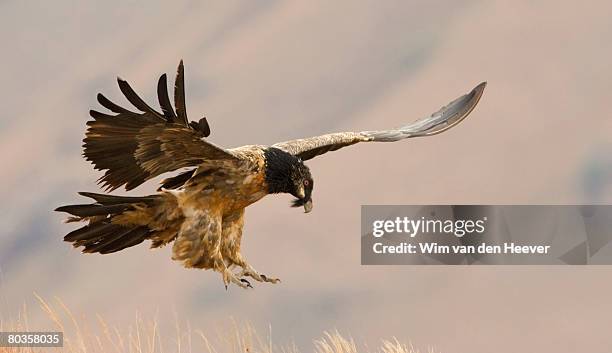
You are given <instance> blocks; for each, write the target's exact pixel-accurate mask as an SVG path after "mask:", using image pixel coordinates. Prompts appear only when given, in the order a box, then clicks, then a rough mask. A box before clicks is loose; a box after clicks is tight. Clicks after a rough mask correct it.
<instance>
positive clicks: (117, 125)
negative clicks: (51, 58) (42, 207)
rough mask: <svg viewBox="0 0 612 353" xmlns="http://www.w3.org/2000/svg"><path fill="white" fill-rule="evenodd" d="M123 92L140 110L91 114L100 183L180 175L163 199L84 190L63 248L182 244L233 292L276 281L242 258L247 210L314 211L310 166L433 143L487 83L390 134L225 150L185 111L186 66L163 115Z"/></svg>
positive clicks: (164, 100)
mask: <svg viewBox="0 0 612 353" xmlns="http://www.w3.org/2000/svg"><path fill="white" fill-rule="evenodd" d="M117 81H118V83H119V89H120V90H121V92H122V93H123V94H124V95H125V97H126V98H127V100H128V101H129V102H130V103H131V104H132V105H133V106H134V108H136V109H137V111H132V110H128V109H126V108H124V107H121V106H119V105H117V104H115V103H113V102H111V101H110V100H108V99H107V98H106V97H105V96H103V95H102V94H98V96H97V98H98V102H99V103H100V104H101V105H102V106H103V107H105V108H106V109H108V110H109V111H110V112H108V113H101V112H98V111H95V110H91V111H90V112H89V114H90V115H91V117H92V118H93V120H91V121H88V122H87V126H88V128H87V132H86V135H85V139H84V140H83V142H84V145H83V147H84V151H83V155H84V157H85V159H87V160H88V161H90V162H92V163H93V165H94V168H95V169H97V170H101V171H104V175H102V177H101V178H100V179H99V180H98V182H99V183H100V184H101V185H102V186H103V187H105V188H106V191H112V190H115V189H117V188H119V187H121V186H124V187H125V189H126V190H131V189H134V188H136V187H137V186H139V185H141V184H142V183H144V182H145V181H147V180H149V179H151V178H155V177H157V176H159V175H161V174H164V173H167V172H172V171H175V170H177V169H180V168H188V169H187V170H184V171H182V172H181V173H180V174H178V175H175V176H173V177H170V178H167V179H164V180H162V182H161V186H160V188H159V189H158V193H157V194H155V195H149V196H137V197H134V196H115V195H109V194H99V193H91V192H81V193H79V194H80V195H82V196H85V197H87V198H90V199H93V201H94V202H93V203H88V204H79V205H69V206H63V207H59V208H57V209H56V211H60V212H66V213H68V214H70V215H71V216H69V218H68V219H67V220H66V221H67V222H80V221H82V222H85V225H84V226H82V227H81V228H79V229H76V230H74V231H72V232H70V233H68V234H67V235H66V236H65V237H64V240H65V241H67V242H70V243H72V244H73V245H74V247H83V250H82V251H83V252H85V253H100V254H108V253H113V252H116V251H119V250H123V249H125V248H128V247H131V246H134V245H137V244H140V243H141V242H143V241H144V240H146V239H149V240H151V247H152V248H157V247H161V246H164V245H166V244H168V243H171V242H174V243H173V246H172V259H173V260H177V261H180V262H182V264H183V265H184V266H185V267H187V268H200V269H212V270H213V271H216V272H218V273H220V274H221V277H222V279H223V283H224V284H225V288H227V286H228V284H235V285H237V286H239V287H242V288H250V287H252V286H251V283H250V282H249V280H247V277H249V278H252V279H253V280H256V281H259V282H270V283H277V282H278V281H279V279H278V278H274V277H272V276H266V275H264V274H262V273H259V272H257V271H256V270H255V269H254V268H253V267H251V265H249V264H248V263H247V261H246V260H245V258H244V257H243V256H242V254H241V252H240V241H241V237H242V228H243V224H244V209H245V208H246V207H247V206H249V205H251V204H252V203H254V202H257V201H258V200H260V199H261V198H263V197H264V196H266V195H268V194H279V193H288V194H291V195H293V196H294V197H295V200H294V201H293V204H292V206H293V207H299V206H302V207H303V208H304V211H305V212H310V211H311V210H312V190H313V186H314V181H313V178H312V176H311V174H310V170H309V168H308V167H307V166H306V165H305V164H304V162H305V161H307V160H309V159H311V158H314V157H316V156H319V155H322V154H324V153H327V152H331V151H336V150H338V149H340V148H343V147H346V146H350V145H354V144H356V143H359V142H393V141H399V140H403V139H406V138H412V137H423V136H432V135H436V134H439V133H441V132H443V131H446V130H448V129H450V128H452V127H453V126H455V125H457V124H459V123H460V122H461V121H462V120H463V119H465V117H466V116H468V114H469V113H470V112H471V111H472V110H473V109H474V107H475V106H476V104H477V103H478V101H479V100H480V97H481V96H482V93H483V90H484V88H485V85H486V82H483V83H481V84H479V85H478V86H476V87H475V88H474V89H473V90H472V91H471V92H470V93H468V94H465V95H463V96H461V97H459V98H457V99H455V100H454V101H452V102H450V103H449V104H448V105H446V106H444V107H443V108H442V109H440V110H438V111H437V112H435V113H433V114H432V115H430V116H428V117H426V118H423V119H420V120H417V121H415V122H413V123H410V124H407V125H404V126H401V127H398V128H396V129H390V130H375V131H362V132H340V133H333V134H327V135H322V136H317V137H311V138H304V139H298V140H292V141H286V142H280V143H276V144H273V145H271V146H261V145H248V146H242V147H237V148H232V149H225V148H222V147H220V146H217V145H215V144H213V143H212V142H210V141H208V140H207V139H205V138H206V137H208V136H209V135H210V127H209V125H208V122H207V120H206V118H202V119H200V120H199V121H197V122H196V121H189V119H187V111H186V108H185V87H184V86H185V84H184V68H183V62H182V61H181V62H180V64H179V66H178V73H177V76H176V82H175V86H174V108H173V107H172V104H171V103H170V98H169V96H168V88H167V81H166V75H165V74H164V75H162V76H161V77H160V78H159V82H158V85H157V95H158V100H159V105H160V107H161V111H158V110H155V109H153V108H152V107H151V106H149V105H148V104H147V103H146V102H145V101H143V100H142V99H141V98H140V97H139V96H138V95H137V94H136V93H135V92H134V90H133V89H132V88H131V87H130V85H129V84H128V83H127V82H126V81H124V80H122V79H120V78H118V79H117Z"/></svg>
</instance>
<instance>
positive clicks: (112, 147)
mask: <svg viewBox="0 0 612 353" xmlns="http://www.w3.org/2000/svg"><path fill="white" fill-rule="evenodd" d="M117 81H118V83H119V88H120V89H121V92H122V93H123V94H124V95H125V97H126V98H127V100H128V101H129V102H130V103H132V105H134V107H136V108H137V109H138V110H140V112H132V111H130V110H128V109H125V108H123V107H121V106H118V105H117V104H115V103H113V102H111V101H110V100H108V99H107V98H106V97H104V96H103V95H102V94H98V102H99V103H100V104H101V105H103V106H104V107H105V108H107V109H109V110H110V111H112V112H113V113H115V114H114V115H109V114H105V113H100V112H98V111H95V110H91V111H90V112H89V114H90V115H91V116H92V117H93V118H94V120H92V121H88V122H87V125H88V126H89V128H88V129H87V133H86V136H85V139H84V140H83V142H84V145H83V147H84V151H83V155H84V156H85V158H86V159H87V160H89V161H91V162H92V163H93V164H94V167H95V169H98V170H105V171H106V172H105V173H104V175H103V176H102V177H101V178H100V179H99V180H98V182H99V183H101V184H102V185H103V186H105V187H106V188H107V189H109V190H114V189H116V188H118V187H120V186H122V185H124V184H125V188H126V190H131V189H133V188H135V187H137V186H138V185H140V184H142V183H144V182H145V181H146V180H149V179H151V178H154V177H156V176H158V175H160V174H163V173H166V172H170V171H173V170H176V169H179V168H183V167H189V166H197V165H200V164H202V163H205V162H207V163H219V162H221V161H227V160H238V158H237V157H235V156H234V155H232V154H231V153H230V152H228V151H227V150H225V149H223V148H221V147H218V146H215V145H214V144H212V143H210V142H208V141H204V140H203V138H204V137H207V136H208V135H209V134H210V128H209V126H208V122H207V121H206V118H202V119H201V120H200V121H199V122H189V120H188V119H187V113H186V109H185V83H184V68H183V62H182V61H181V63H180V64H179V67H178V73H177V76H176V84H175V87H174V105H175V107H176V110H175V109H173V108H172V104H171V103H170V98H169V97H168V88H167V82H166V75H165V74H164V75H162V76H161V77H160V78H159V82H158V85H157V94H158V99H159V104H160V106H161V109H162V112H161V113H160V112H158V111H156V110H154V109H153V108H151V107H150V106H149V105H148V104H147V103H145V102H144V101H143V100H142V99H141V98H140V97H139V96H138V95H137V94H136V93H135V92H134V90H133V89H132V88H131V87H130V85H129V84H128V83H127V82H126V81H124V80H122V79H117Z"/></svg>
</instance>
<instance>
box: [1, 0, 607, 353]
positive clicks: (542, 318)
mask: <svg viewBox="0 0 612 353" xmlns="http://www.w3.org/2000/svg"><path fill="white" fill-rule="evenodd" d="M610 11H611V6H610V5H609V3H608V2H604V1H601V2H599V1H588V2H582V3H580V4H579V5H573V2H559V1H385V2H374V1H370V2H365V1H364V2H361V1H357V2H354V1H350V2H333V3H332V2H328V1H308V2H306V1H304V2H280V1H257V2H256V1H225V2H214V3H213V2H198V1H191V2H173V3H172V5H170V2H165V3H163V4H162V3H158V2H145V1H142V2H139V1H128V2H120V3H119V2H117V3H114V4H111V3H109V2H98V3H92V2H90V3H87V4H84V3H83V2H78V1H55V2H49V1H38V2H36V1H2V2H0V43H1V44H2V50H1V53H0V62H1V65H0V77H1V78H2V84H0V96H1V97H2V108H1V113H0V117H1V119H2V120H1V121H0V158H1V159H0V162H1V163H2V166H3V170H2V174H1V176H0V185H1V190H2V202H1V206H0V207H1V209H0V269H1V271H2V272H1V275H2V277H1V283H0V303H1V304H0V318H4V320H6V319H7V318H11V317H14V316H15V315H16V313H17V311H18V309H19V306H20V305H22V304H23V303H26V304H27V305H29V306H30V307H32V306H35V304H34V298H33V293H34V292H36V293H38V294H40V295H41V296H43V297H46V298H53V297H55V296H57V297H59V298H62V299H63V300H64V301H65V302H66V303H67V304H68V305H69V306H70V307H71V308H72V309H73V310H74V311H75V312H77V313H79V315H83V316H90V315H92V314H94V313H99V314H101V315H103V316H104V317H105V318H106V319H107V320H109V321H110V322H112V323H113V324H117V325H119V326H121V325H122V324H123V323H125V322H131V321H133V318H134V315H135V313H136V312H137V311H138V312H139V313H141V314H142V315H144V316H149V317H152V316H154V315H155V313H157V315H158V317H159V318H160V319H161V321H162V322H167V321H169V320H170V318H172V317H173V315H174V314H173V312H174V311H176V313H177V315H178V316H179V317H180V318H182V319H184V320H189V321H190V322H191V324H192V326H193V327H200V328H202V329H204V330H208V329H210V328H211V327H213V326H215V325H216V324H218V323H219V322H223V321H226V320H228V318H229V317H234V318H236V319H238V320H249V321H251V322H253V324H254V325H255V326H256V327H257V328H258V329H260V330H262V331H264V332H265V331H267V330H268V325H271V326H272V328H273V336H274V338H275V340H276V341H277V342H280V343H288V342H290V341H292V340H295V342H296V343H297V345H298V346H300V347H304V348H309V347H310V346H311V345H310V342H311V340H312V339H313V338H315V337H319V335H320V332H321V331H322V330H325V329H333V328H338V329H339V330H341V331H342V332H344V333H348V334H350V335H352V336H353V337H354V338H355V339H356V340H357V341H358V342H365V343H368V344H370V345H372V346H374V345H375V344H376V343H377V342H378V340H379V339H380V338H389V337H392V336H397V337H398V338H400V339H402V340H411V341H412V342H413V343H414V344H415V346H416V347H420V348H426V347H428V346H434V347H436V348H437V349H438V350H440V351H442V352H472V353H476V352H482V353H485V352H492V351H495V352H508V353H509V352H576V351H589V352H606V351H609V344H610V343H609V340H610V336H609V331H610V326H611V324H612V316H611V315H610V313H611V311H612V284H611V283H612V281H611V280H610V279H611V276H612V271H611V270H610V269H609V268H608V267H589V268H569V267H564V268H562V267H554V268H552V267H551V268H541V267H540V268H525V267H512V268H510V267H506V268H495V267H493V268H471V267H470V268H466V267H460V268H451V267H436V268H414V267H363V266H360V264H359V209H360V205H362V204H419V203H444V204H447V203H493V204H515V203H516V204H523V203H527V204H531V203H553V204H555V203H575V202H585V201H591V200H593V201H599V202H606V201H610V200H611V199H612V196H610V193H609V190H608V189H609V188H607V187H606V185H607V180H610V170H612V158H610V157H609V156H610V155H611V153H610V152H611V151H612V148H611V145H612V144H611V139H610V135H611V133H612V120H611V119H610V117H611V114H610V113H611V111H612V108H611V107H610V102H609V97H610V93H611V92H612V71H611V70H610V68H609V67H610V62H611V59H612V55H611V54H612V47H611V46H610V44H609V40H610V38H611V37H612V27H610V24H609V13H610ZM180 58H183V59H185V65H186V80H187V105H188V110H189V114H190V116H191V118H192V119H197V118H199V117H200V116H201V115H203V114H206V116H207V117H208V118H209V121H210V123H211V128H212V135H211V140H212V141H214V142H216V143H219V144H221V145H223V146H227V147H231V146H237V145H241V144H247V143H248V144H250V143H264V144H267V143H273V142H275V141H279V140H283V139H288V138H295V137H302V136H308V135H315V134H320V133H325V132H330V131H336V130H364V129H377V128H386V127H393V126H395V125H399V124H402V123H404V122H407V121H410V120H413V119H416V118H419V117H421V116H423V115H425V114H429V113H430V112H432V111H434V110H437V109H438V108H439V107H440V106H441V105H442V104H445V103H447V102H448V101H449V100H451V99H453V98H455V97H456V96H458V95H459V94H462V93H464V92H466V91H467V90H469V89H471V88H472V87H473V86H474V85H475V84H477V83H478V82H480V81H482V80H487V81H488V82H489V85H488V87H487V90H486V91H485V95H484V97H483V99H482V101H481V103H480V105H479V106H478V107H477V109H476V110H475V111H474V112H473V113H472V116H470V118H469V119H467V120H466V121H465V122H464V123H462V125H460V126H458V127H457V128H455V129H453V130H452V131H449V132H447V133H445V134H443V135H439V136H436V137H433V138H427V139H420V140H413V141H405V142H402V143H396V144H377V145H359V146H356V147H352V148H349V149H345V150H343V151H341V152H336V153H332V154H329V155H326V156H325V157H324V158H320V159H316V160H313V161H311V162H310V163H308V164H309V165H310V167H311V169H312V172H313V174H314V177H315V179H316V189H315V193H314V200H315V207H314V212H313V213H311V214H308V215H304V214H303V213H302V212H301V211H300V210H296V209H291V208H289V207H288V205H289V201H290V198H289V197H287V196H280V197H269V198H266V199H264V200H263V201H262V202H260V203H258V204H256V205H254V206H252V207H251V208H249V210H248V211H247V224H246V229H245V239H244V253H245V255H246V256H247V258H248V259H249V261H250V262H251V263H252V264H253V265H254V266H255V267H256V268H258V269H259V270H261V271H262V272H264V273H270V274H272V275H277V276H279V277H281V278H282V279H283V280H284V281H283V283H282V284H281V285H277V286H271V285H258V286H257V289H256V290H254V291H248V292H245V291H241V290H238V289H235V288H232V289H231V290H229V291H227V292H226V291H225V290H224V289H223V286H222V284H221V281H220V278H219V276H217V275H216V274H212V273H208V272H199V271H194V270H191V271H188V270H184V269H182V268H181V267H180V266H179V264H177V263H173V262H171V261H170V260H169V257H170V255H169V250H170V249H168V248H166V249H163V250H159V251H153V252H152V251H149V250H148V249H147V247H146V246H139V247H136V248H131V249H129V250H127V251H124V252H121V253H118V254H115V255H109V256H85V255H81V254H79V252H78V251H75V250H73V249H71V247H70V246H69V245H68V244H65V243H63V242H62V241H61V237H62V236H63V235H64V234H65V233H66V232H67V231H69V230H70V229H72V227H71V226H68V225H63V224H61V223H60V221H61V219H62V217H63V216H62V215H60V214H55V213H53V212H51V210H52V209H53V208H55V207H56V206H58V205H61V204H66V203H69V202H74V201H82V200H81V199H79V198H78V197H77V195H76V192H77V191H85V190H87V191H96V190H97V187H96V184H95V180H96V179H97V178H98V177H99V176H100V173H98V172H95V171H93V170H92V168H91V166H90V165H89V164H88V163H86V162H85V161H84V160H83V159H82V158H81V157H80V153H81V151H80V145H81V139H82V137H83V131H84V126H85V125H84V123H85V121H86V120H87V119H88V116H87V111H88V109H90V108H92V107H96V106H97V104H96V102H95V95H96V93H97V92H104V94H105V95H107V96H108V97H109V98H111V99H112V100H119V101H122V100H121V99H120V93H119V90H118V88H117V87H116V83H115V81H114V77H115V76H117V75H120V76H121V77H123V78H125V79H127V80H129V81H130V82H131V83H132V84H133V86H134V87H135V89H136V90H137V91H138V92H140V93H141V95H142V96H143V97H145V98H146V100H148V101H151V102H152V103H153V102H155V100H154V99H155V84H156V79H157V77H158V75H159V74H161V73H163V72H168V73H170V74H171V76H173V73H174V70H175V67H176V64H177V63H178V60H179V59H180ZM155 187H156V185H155V183H154V182H151V183H148V184H146V185H145V186H144V187H142V188H141V189H140V190H136V191H135V192H134V194H143V193H149V192H152V191H153V190H154V189H155ZM607 190H608V191H607ZM45 320H46V319H45V318H44V315H43V314H42V313H39V312H38V310H32V312H31V314H30V321H31V322H32V324H33V325H36V324H37V323H40V324H41V325H42V324H43V323H46V322H47V321H45Z"/></svg>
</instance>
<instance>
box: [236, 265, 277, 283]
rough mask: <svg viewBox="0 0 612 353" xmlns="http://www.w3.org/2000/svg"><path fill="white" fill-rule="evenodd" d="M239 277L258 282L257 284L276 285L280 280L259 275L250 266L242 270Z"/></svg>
mask: <svg viewBox="0 0 612 353" xmlns="http://www.w3.org/2000/svg"><path fill="white" fill-rule="evenodd" d="M240 276H241V277H242V276H249V277H251V278H253V279H254V280H256V281H258V282H268V283H278V282H280V279H278V278H272V277H268V276H266V275H264V274H261V273H259V272H257V271H255V269H254V268H252V267H251V266H248V267H246V268H244V269H243V270H242V272H241V273H240Z"/></svg>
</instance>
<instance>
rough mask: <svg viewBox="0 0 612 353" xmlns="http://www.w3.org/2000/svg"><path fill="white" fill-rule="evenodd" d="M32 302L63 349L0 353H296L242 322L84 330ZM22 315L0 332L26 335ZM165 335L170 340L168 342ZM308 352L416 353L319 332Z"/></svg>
mask: <svg viewBox="0 0 612 353" xmlns="http://www.w3.org/2000/svg"><path fill="white" fill-rule="evenodd" d="M37 299H38V301H39V303H40V307H41V309H42V310H43V311H44V312H45V313H46V315H47V316H48V317H49V319H50V320H51V323H52V327H49V328H48V329H47V330H48V331H61V332H64V347H63V348H2V347H0V353H49V352H66V353H194V352H198V353H199V352H202V353H299V351H298V349H297V347H295V345H293V346H289V347H279V346H275V345H274V344H273V343H272V335H271V332H269V333H268V334H267V335H265V336H263V337H262V336H261V335H260V334H258V333H257V332H255V330H254V329H253V327H252V326H250V325H248V324H238V323H236V322H232V324H231V325H230V327H227V328H226V329H225V330H224V331H223V332H221V333H216V334H212V335H211V334H205V333H204V332H201V331H199V330H193V329H192V328H191V327H190V326H189V325H188V324H187V325H182V326H181V325H180V324H179V322H178V320H176V327H175V332H173V333H171V334H170V335H164V337H162V333H161V332H160V329H159V327H158V323H157V320H155V319H153V320H143V319H142V318H140V317H137V318H136V319H135V322H134V323H133V325H131V326H130V327H128V328H127V329H125V330H119V329H118V328H116V327H111V326H110V325H109V324H108V323H107V322H105V321H104V320H103V319H102V318H101V317H99V316H98V317H97V318H96V320H95V324H94V325H92V326H93V327H90V325H89V324H87V323H84V322H82V321H79V320H77V319H76V317H75V315H74V314H73V313H72V312H71V311H70V309H68V307H67V306H66V305H65V304H64V303H63V302H62V301H61V300H59V299H56V300H55V302H54V303H53V305H52V304H50V303H48V302H47V301H45V300H43V299H42V298H40V297H38V296H37ZM25 313H26V310H25V308H24V309H23V310H22V313H21V314H20V315H19V317H18V319H17V320H16V321H13V322H11V323H6V322H2V321H0V331H11V332H19V331H28V330H29V326H28V320H27V315H25ZM168 337H172V338H171V339H169V340H168ZM314 352H315V353H358V352H370V353H418V352H417V351H415V350H414V349H413V348H412V347H411V346H406V345H404V344H402V343H400V342H399V341H398V340H397V339H395V338H393V339H392V340H391V341H387V340H383V341H382V343H381V346H380V347H378V348H377V349H374V350H371V349H368V348H367V347H363V348H361V349H359V348H358V347H357V344H356V343H355V341H354V340H353V339H352V338H350V337H349V338H346V337H345V336H342V335H341V334H340V333H339V332H338V331H334V332H324V333H323V337H322V338H321V339H319V340H316V341H315V342H314ZM430 352H431V351H430Z"/></svg>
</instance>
